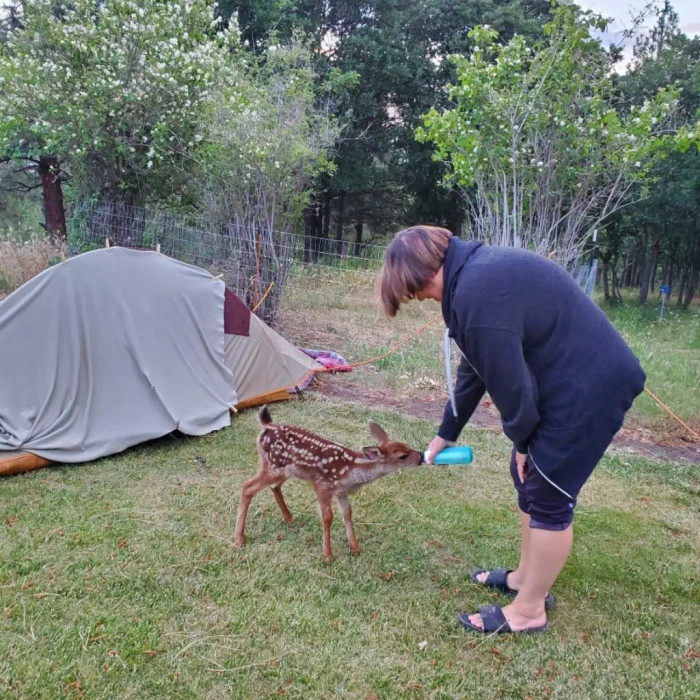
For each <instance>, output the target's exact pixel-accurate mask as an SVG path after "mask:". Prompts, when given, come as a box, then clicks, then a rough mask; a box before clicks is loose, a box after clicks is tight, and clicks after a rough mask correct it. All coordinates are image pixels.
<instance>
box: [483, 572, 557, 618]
mask: <svg viewBox="0 0 700 700" xmlns="http://www.w3.org/2000/svg"><path fill="white" fill-rule="evenodd" d="M512 571H513V569H491V570H490V571H489V570H488V569H477V570H476V571H473V572H472V574H471V580H472V582H473V583H475V584H476V585H477V586H485V587H486V588H493V589H494V590H497V591H500V592H501V593H507V594H508V595H515V594H516V593H517V592H518V591H516V590H514V589H513V588H511V587H510V586H509V585H508V574H509V573H511V572H512ZM487 572H488V574H489V575H488V576H487V577H486V580H485V581H479V580H478V579H477V576H478V575H479V574H485V573H487ZM544 607H545V610H554V608H556V607H557V601H556V598H555V597H554V596H553V595H552V594H551V593H547V595H546V596H545V598H544Z"/></svg>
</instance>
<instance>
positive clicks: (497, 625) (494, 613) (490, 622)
mask: <svg viewBox="0 0 700 700" xmlns="http://www.w3.org/2000/svg"><path fill="white" fill-rule="evenodd" d="M475 614H476V613H464V614H462V615H460V616H459V623H460V624H461V625H462V627H465V628H466V629H468V630H471V631H472V632H479V633H480V634H539V633H540V632H546V631H547V630H548V629H549V625H547V623H545V624H544V625H541V626H540V627H528V629H525V630H516V631H513V630H512V629H511V628H510V625H509V624H508V620H506V616H505V615H504V614H503V610H502V609H501V607H500V606H498V605H485V606H484V607H483V608H480V609H479V615H481V621H482V622H483V623H484V626H483V627H477V626H476V625H475V624H473V623H472V622H471V620H470V619H469V615H475Z"/></svg>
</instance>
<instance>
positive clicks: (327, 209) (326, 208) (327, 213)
mask: <svg viewBox="0 0 700 700" xmlns="http://www.w3.org/2000/svg"><path fill="white" fill-rule="evenodd" d="M321 215H322V217H323V225H322V226H321V240H320V241H319V249H320V250H321V251H322V252H323V253H327V252H328V243H327V241H328V239H329V237H330V229H331V195H330V193H329V192H324V193H323V200H322V205H321Z"/></svg>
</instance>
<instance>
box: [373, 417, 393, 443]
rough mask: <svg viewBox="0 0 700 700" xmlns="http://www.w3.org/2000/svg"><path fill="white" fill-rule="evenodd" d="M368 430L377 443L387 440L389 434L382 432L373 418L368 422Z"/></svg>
mask: <svg viewBox="0 0 700 700" xmlns="http://www.w3.org/2000/svg"><path fill="white" fill-rule="evenodd" d="M369 432H370V433H372V437H373V438H374V439H375V440H376V441H377V442H379V443H381V442H388V440H389V436H388V435H387V434H386V433H385V432H384V430H383V429H382V427H381V426H379V425H377V424H376V423H375V422H374V421H373V420H371V421H370V422H369Z"/></svg>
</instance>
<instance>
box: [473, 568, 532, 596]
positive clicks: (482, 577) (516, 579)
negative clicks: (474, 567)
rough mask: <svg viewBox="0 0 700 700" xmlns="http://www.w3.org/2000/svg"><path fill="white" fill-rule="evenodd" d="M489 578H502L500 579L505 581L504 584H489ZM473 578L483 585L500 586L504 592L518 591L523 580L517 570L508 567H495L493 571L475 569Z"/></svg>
mask: <svg viewBox="0 0 700 700" xmlns="http://www.w3.org/2000/svg"><path fill="white" fill-rule="evenodd" d="M489 578H491V579H492V580H493V579H494V578H495V579H500V581H502V582H503V585H502V586H501V585H494V584H491V585H490V586H489V582H488V579H489ZM472 580H473V581H474V582H475V583H480V584H481V585H482V586H484V585H485V586H489V587H491V588H498V589H499V590H502V591H503V592H504V593H517V592H518V591H519V590H520V586H521V585H522V581H521V579H520V575H519V573H518V571H517V570H516V571H509V570H506V569H493V570H491V571H475V572H474V574H473V575H472Z"/></svg>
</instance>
